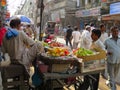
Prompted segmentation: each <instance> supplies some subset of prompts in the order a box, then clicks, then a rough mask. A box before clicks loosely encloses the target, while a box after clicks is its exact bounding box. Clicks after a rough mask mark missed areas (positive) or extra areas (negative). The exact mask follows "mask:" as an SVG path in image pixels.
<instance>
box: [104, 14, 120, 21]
mask: <svg viewBox="0 0 120 90" xmlns="http://www.w3.org/2000/svg"><path fill="white" fill-rule="evenodd" d="M102 20H120V14H111V15H110V14H107V15H102Z"/></svg>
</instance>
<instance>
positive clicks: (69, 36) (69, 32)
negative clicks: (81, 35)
mask: <svg viewBox="0 0 120 90" xmlns="http://www.w3.org/2000/svg"><path fill="white" fill-rule="evenodd" d="M72 32H73V30H72V29H71V26H70V25H68V29H67V31H66V34H65V40H66V45H67V46H68V43H69V44H70V47H71V49H72V43H71V40H72Z"/></svg>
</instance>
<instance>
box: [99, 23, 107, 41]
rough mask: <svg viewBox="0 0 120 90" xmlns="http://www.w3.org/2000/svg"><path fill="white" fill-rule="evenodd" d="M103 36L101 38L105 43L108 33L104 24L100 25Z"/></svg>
mask: <svg viewBox="0 0 120 90" xmlns="http://www.w3.org/2000/svg"><path fill="white" fill-rule="evenodd" d="M100 31H101V37H100V40H101V41H102V42H103V43H104V41H105V40H106V39H107V38H108V33H106V32H105V31H106V28H105V25H104V24H101V25H100Z"/></svg>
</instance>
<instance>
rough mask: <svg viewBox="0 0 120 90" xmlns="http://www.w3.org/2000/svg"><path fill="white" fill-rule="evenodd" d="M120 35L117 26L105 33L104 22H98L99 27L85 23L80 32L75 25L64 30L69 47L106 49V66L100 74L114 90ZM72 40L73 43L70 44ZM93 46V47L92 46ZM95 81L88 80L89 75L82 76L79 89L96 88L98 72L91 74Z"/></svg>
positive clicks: (119, 62) (118, 69) (118, 70)
mask: <svg viewBox="0 0 120 90" xmlns="http://www.w3.org/2000/svg"><path fill="white" fill-rule="evenodd" d="M119 39H120V37H119V29H118V27H117V26H112V27H111V28H110V34H108V33H106V27H105V24H100V26H99V28H96V27H94V24H91V25H90V24H85V29H84V30H83V31H82V33H80V31H79V30H78V28H77V27H76V26H75V28H74V29H72V28H70V25H68V29H67V30H66V32H65V41H66V45H67V46H68V42H69V44H70V47H71V49H76V48H80V47H81V48H86V49H95V50H96V49H98V48H99V49H102V50H105V51H106V55H107V58H106V60H105V61H106V68H105V71H104V72H103V73H101V75H102V76H103V77H104V78H107V79H108V80H107V81H106V82H108V83H106V84H107V85H108V86H109V87H110V88H111V90H116V83H118V82H120V81H119V79H118V78H119V75H120V40H119ZM72 41H73V44H72ZM93 47H94V48H93ZM92 76H93V77H94V78H95V79H96V81H90V77H89V76H84V81H85V82H84V83H83V87H82V86H81V89H80V90H88V87H89V86H91V82H92V87H91V88H92V90H98V82H99V74H93V75H92Z"/></svg>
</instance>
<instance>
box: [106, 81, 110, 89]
mask: <svg viewBox="0 0 120 90" xmlns="http://www.w3.org/2000/svg"><path fill="white" fill-rule="evenodd" d="M105 84H106V85H107V86H108V87H109V88H110V87H111V86H110V81H109V80H107V81H106V82H105Z"/></svg>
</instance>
